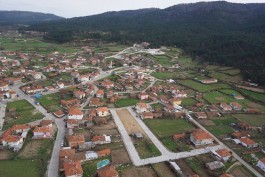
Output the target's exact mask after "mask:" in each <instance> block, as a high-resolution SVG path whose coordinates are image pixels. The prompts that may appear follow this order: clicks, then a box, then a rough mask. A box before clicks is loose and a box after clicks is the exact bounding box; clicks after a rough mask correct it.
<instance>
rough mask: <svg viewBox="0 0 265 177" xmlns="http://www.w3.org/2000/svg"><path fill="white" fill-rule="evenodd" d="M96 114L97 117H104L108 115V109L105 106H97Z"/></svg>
mask: <svg viewBox="0 0 265 177" xmlns="http://www.w3.org/2000/svg"><path fill="white" fill-rule="evenodd" d="M97 115H98V116H99V117H105V116H108V115H109V109H108V108H107V107H99V108H97Z"/></svg>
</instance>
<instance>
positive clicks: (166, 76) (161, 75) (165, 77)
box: [151, 72, 175, 80]
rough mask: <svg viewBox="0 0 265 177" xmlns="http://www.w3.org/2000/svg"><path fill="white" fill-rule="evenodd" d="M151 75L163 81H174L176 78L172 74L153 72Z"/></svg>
mask: <svg viewBox="0 0 265 177" xmlns="http://www.w3.org/2000/svg"><path fill="white" fill-rule="evenodd" d="M151 75H152V76H154V77H155V78H157V79H161V80H168V79H173V78H174V76H175V74H174V73H172V72H152V74H151Z"/></svg>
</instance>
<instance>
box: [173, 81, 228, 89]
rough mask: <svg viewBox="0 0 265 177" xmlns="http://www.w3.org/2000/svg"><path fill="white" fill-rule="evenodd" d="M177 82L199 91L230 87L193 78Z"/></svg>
mask: <svg viewBox="0 0 265 177" xmlns="http://www.w3.org/2000/svg"><path fill="white" fill-rule="evenodd" d="M178 82H179V83H180V84H183V85H184V86H187V87H189V88H192V89H194V90H197V91H199V92H207V91H211V90H219V89H223V88H230V86H229V85H227V84H202V83H199V82H196V81H193V80H179V81H178Z"/></svg>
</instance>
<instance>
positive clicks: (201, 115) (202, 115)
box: [194, 112, 207, 119]
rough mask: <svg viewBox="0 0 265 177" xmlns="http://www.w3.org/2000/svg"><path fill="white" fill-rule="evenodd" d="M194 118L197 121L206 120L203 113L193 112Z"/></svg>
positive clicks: (205, 115)
mask: <svg viewBox="0 0 265 177" xmlns="http://www.w3.org/2000/svg"><path fill="white" fill-rule="evenodd" d="M194 116H195V117H196V118H197V119H207V114H206V113H205V112H195V113H194Z"/></svg>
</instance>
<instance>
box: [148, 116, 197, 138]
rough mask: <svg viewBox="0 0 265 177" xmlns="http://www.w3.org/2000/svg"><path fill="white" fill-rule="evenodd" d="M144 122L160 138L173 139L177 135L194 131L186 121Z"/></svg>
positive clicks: (160, 120) (153, 120)
mask: <svg viewBox="0 0 265 177" xmlns="http://www.w3.org/2000/svg"><path fill="white" fill-rule="evenodd" d="M144 122H145V123H146V125H147V126H148V127H149V128H150V129H151V130H152V131H153V132H154V134H156V135H157V136H158V138H164V137H172V136H173V135H174V134H175V133H183V132H186V131H191V130H193V129H194V127H193V126H192V125H191V124H190V123H188V122H187V121H186V120H185V119H146V120H144Z"/></svg>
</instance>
